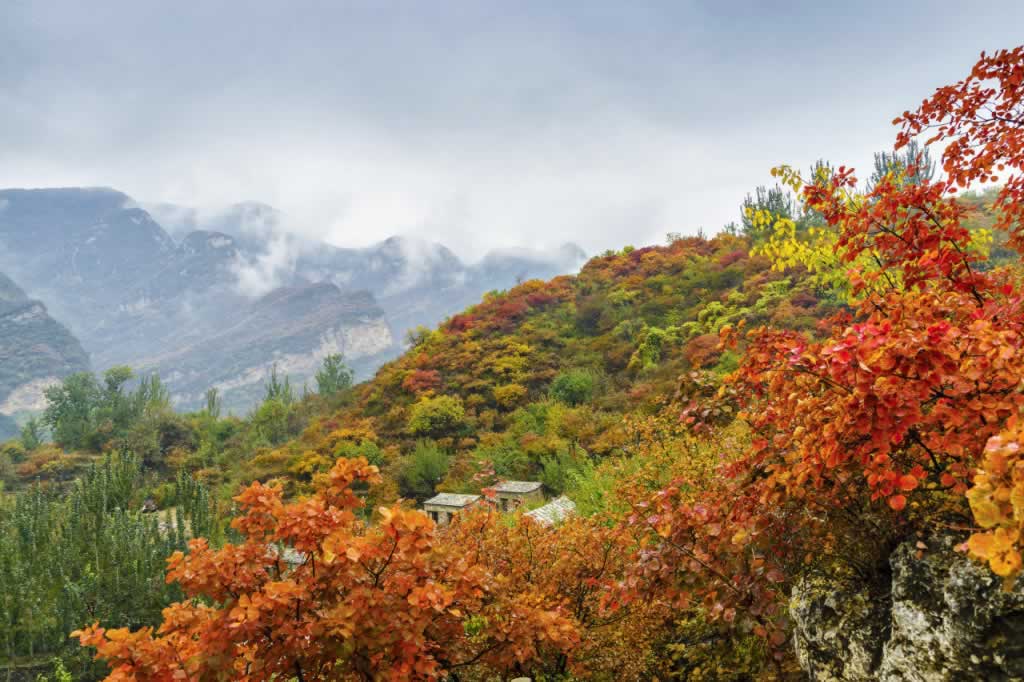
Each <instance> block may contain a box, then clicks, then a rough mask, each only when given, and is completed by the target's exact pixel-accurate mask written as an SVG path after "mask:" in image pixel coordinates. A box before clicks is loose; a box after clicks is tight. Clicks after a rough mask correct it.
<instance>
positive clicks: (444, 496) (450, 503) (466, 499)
mask: <svg viewBox="0 0 1024 682" xmlns="http://www.w3.org/2000/svg"><path fill="white" fill-rule="evenodd" d="M479 499H480V496H479V495H460V494H458V493H438V494H437V495H434V496H433V497H431V498H430V499H429V500H427V501H426V502H424V503H423V504H425V505H427V504H436V505H438V506H441V507H457V508H460V509H461V508H462V507H466V506H468V505H471V504H473V503H474V502H476V501H477V500H479Z"/></svg>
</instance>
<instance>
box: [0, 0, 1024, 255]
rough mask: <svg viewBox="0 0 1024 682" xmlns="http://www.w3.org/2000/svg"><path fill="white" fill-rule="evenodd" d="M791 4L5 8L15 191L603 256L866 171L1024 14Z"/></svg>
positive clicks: (1, 17) (8, 142) (119, 3)
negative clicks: (777, 190)
mask: <svg viewBox="0 0 1024 682" xmlns="http://www.w3.org/2000/svg"><path fill="white" fill-rule="evenodd" d="M783 5H784V7H777V6H776V5H771V6H769V4H767V3H758V2H752V1H747V2H732V3H705V2H696V1H694V2H673V3H668V2H666V3H644V4H642V5H638V4H636V3H620V2H600V1H599V2H593V3H586V4H577V5H572V6H565V5H560V4H558V3H554V4H552V3H542V2H540V1H539V0H537V1H530V0H527V1H524V2H521V3H520V2H517V3H512V4H507V3H502V4H495V3H489V2H462V1H460V0H456V1H454V2H451V3H404V4H399V5H394V4H380V3H364V2H354V3H325V2H311V1H306V2H296V3H243V2H240V1H238V2H217V3H192V4H187V5H185V6H183V7H179V8H177V9H176V11H175V12H174V14H173V16H172V15H169V14H168V13H167V11H166V3H163V2H160V1H158V0H131V1H129V0H111V1H109V2H102V3H81V2H78V0H53V1H52V2H47V3H32V2H19V1H17V0H12V1H11V2H7V3H2V7H0V43H2V44H3V45H4V50H3V53H2V54H0V83H3V84H4V85H3V87H2V88H0V148H2V149H3V150H4V154H3V159H2V161H0V186H33V185H34V186H53V185H105V186H112V187H116V188H118V189H120V190H123V191H125V192H127V193H128V194H130V195H132V196H133V197H135V198H137V199H138V200H139V201H144V202H154V203H170V204H177V205H186V206H195V207H198V210H199V211H201V212H206V213H209V212H213V211H216V210H217V207H221V206H226V205H230V204H233V203H236V202H240V201H245V200H258V201H260V202H264V203H266V204H269V205H271V206H274V207H275V208H278V209H280V210H281V211H282V212H283V213H284V214H285V215H287V216H289V220H288V223H287V225H286V226H285V227H286V229H287V230H288V231H290V232H292V233H294V234H296V235H301V236H304V237H307V238H319V239H327V240H330V241H331V242H333V243H335V244H338V245H343V246H366V245H369V244H373V243H376V242H378V241H380V240H382V239H385V238H386V237H388V236H390V235H393V234H409V235H414V236H419V237H421V238H424V239H426V240H428V241H438V242H441V243H444V244H446V245H449V246H451V248H453V249H454V250H455V251H456V252H457V253H458V254H459V255H460V256H463V257H466V258H469V259H473V258H479V257H480V256H481V255H482V254H483V253H484V252H486V251H487V250H488V249H490V248H494V247H509V246H517V245H518V246H530V247H536V248H553V247H556V246H557V245H558V244H560V243H562V242H564V241H568V240H571V241H575V242H578V243H580V244H581V245H582V246H583V247H584V248H585V249H586V250H587V251H588V252H591V253H595V252H600V251H602V250H604V249H605V248H618V247H621V246H622V245H624V244H627V243H632V244H636V245H640V244H643V243H648V242H651V241H657V240H660V239H662V238H663V235H664V234H665V233H666V232H669V231H680V232H684V233H693V232H696V230H697V229H698V228H700V227H702V226H703V227H704V228H705V229H706V230H707V231H714V230H716V229H717V228H718V227H720V226H721V225H722V224H724V223H726V222H728V221H730V220H733V219H736V217H737V211H738V209H737V206H738V204H739V202H740V201H741V200H742V197H743V195H744V194H745V193H746V192H747V191H750V190H751V189H752V188H753V187H754V186H756V185H757V184H761V183H764V182H766V181H767V180H768V179H769V178H768V175H767V171H768V169H769V168H770V167H771V166H772V165H775V164H777V163H780V162H789V163H794V164H799V165H801V166H804V165H807V164H809V163H811V162H812V161H814V160H815V159H817V158H818V157H819V156H824V157H826V158H830V159H832V160H834V161H836V162H846V163H853V164H855V165H858V166H866V165H867V164H868V163H869V162H870V159H871V153H872V152H874V151H875V150H877V149H880V148H884V147H887V146H888V145H889V144H891V141H892V139H893V136H894V135H893V133H894V131H893V130H892V128H891V125H890V124H889V121H890V120H891V118H892V117H893V115H894V114H896V113H898V112H900V111H902V110H903V109H905V108H907V107H910V106H913V105H914V104H915V103H916V102H918V101H920V99H921V98H923V97H924V96H925V95H926V94H928V93H929V92H930V91H931V90H932V89H933V88H935V87H937V86H939V85H942V84H944V83H947V82H951V81H953V80H955V79H957V78H959V77H961V76H962V75H963V74H965V73H966V71H967V69H968V68H969V66H970V64H971V63H972V62H973V60H974V58H975V57H976V55H977V53H978V52H979V51H980V50H982V49H989V50H991V49H995V48H998V47H1003V46H1010V45H1012V44H1015V43H1017V42H1019V35H1018V34H1019V26H1020V25H1021V21H1022V20H1024V5H1022V4H1021V3H1019V2H1018V1H1016V0H992V1H991V2H990V3H988V4H987V5H986V11H985V12H977V11H976V10H975V9H973V8H971V7H968V6H967V5H966V4H964V3H957V2H953V1H952V0H948V1H938V2H936V1H933V0H927V1H926V0H908V1H907V2H902V3H892V2H881V0H867V1H865V2H861V3H851V4H848V5H837V4H836V3H821V2H811V1H809V0H808V1H802V2H797V1H791V2H787V3H783ZM994 18H995V19H994ZM176 224H181V223H180V221H179V223H176ZM282 259H283V261H284V262H287V254H285V255H284V256H281V255H280V254H277V253H276V252H275V256H274V257H273V258H271V259H270V260H269V261H268V263H266V264H265V267H264V265H261V264H255V265H254V266H253V267H254V268H255V270H253V272H255V271H257V270H265V271H269V272H276V269H277V268H278V263H279V262H281V261H282Z"/></svg>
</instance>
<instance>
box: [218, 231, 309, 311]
mask: <svg viewBox="0 0 1024 682" xmlns="http://www.w3.org/2000/svg"><path fill="white" fill-rule="evenodd" d="M300 252H301V247H300V246H299V245H298V241H297V240H296V239H295V238H294V237H291V236H290V235H286V234H279V235H274V236H272V237H270V238H269V239H268V240H267V241H266V247H265V250H263V251H260V252H255V253H253V252H244V251H239V252H238V254H237V255H236V257H235V259H234V261H233V262H232V263H231V271H232V273H233V274H234V275H235V277H236V279H237V281H236V285H235V286H236V289H237V290H238V292H239V293H240V294H242V295H244V296H249V297H251V298H256V297H259V296H263V295H265V294H268V293H270V292H271V291H273V290H274V289H277V288H278V287H281V286H284V285H285V284H287V283H288V282H289V281H290V280H291V279H292V277H293V276H294V274H295V264H296V261H297V260H298V257H299V253H300Z"/></svg>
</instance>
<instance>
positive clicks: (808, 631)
mask: <svg viewBox="0 0 1024 682" xmlns="http://www.w3.org/2000/svg"><path fill="white" fill-rule="evenodd" d="M955 542H956V541H955V539H954V538H952V537H948V536H947V537H941V538H935V539H932V540H930V541H928V542H927V543H920V544H919V543H917V542H906V543H903V544H901V545H899V546H898V547H897V549H896V550H895V551H894V552H893V553H892V555H891V556H890V558H889V566H890V568H891V571H892V574H891V579H890V580H889V581H888V585H882V586H879V585H874V586H867V585H858V586H853V587H847V588H843V587H837V586H836V585H835V584H834V583H830V582H829V581H827V580H825V579H808V580H805V581H803V582H802V583H801V584H800V585H799V586H798V587H797V588H796V589H794V591H793V596H792V600H791V604H790V615H791V617H792V619H793V621H794V646H795V648H796V654H797V658H798V660H799V661H800V665H801V667H802V668H803V670H804V671H805V672H806V673H807V674H808V676H809V677H810V678H811V679H813V680H844V681H845V680H851V681H852V680H882V681H885V682H895V681H896V680H910V681H920V682H932V681H938V680H993V681H1004V680H1005V681H1007V682H1009V681H1010V680H1024V581H1018V583H1017V585H1016V586H1015V587H1014V589H1013V590H1011V591H1005V590H1004V589H1003V585H1002V580H1001V579H1000V578H999V577H998V576H995V575H993V574H992V573H991V571H989V570H988V568H987V567H985V566H983V565H981V564H978V563H975V562H973V561H971V560H970V559H968V558H967V557H965V556H964V555H963V554H961V553H958V552H956V551H955V550H954V545H955ZM885 587H888V588H889V589H888V590H886V589H884V588H885ZM880 588H881V589H880Z"/></svg>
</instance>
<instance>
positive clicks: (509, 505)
mask: <svg viewBox="0 0 1024 682" xmlns="http://www.w3.org/2000/svg"><path fill="white" fill-rule="evenodd" d="M541 487H542V484H541V483H540V482H539V481H504V482H502V483H499V484H498V485H496V486H494V492H495V497H496V498H497V503H498V509H500V510H501V511H503V512H510V511H515V510H516V509H518V508H519V507H520V506H521V505H524V504H533V503H537V502H543V501H544V491H543V490H541Z"/></svg>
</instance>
